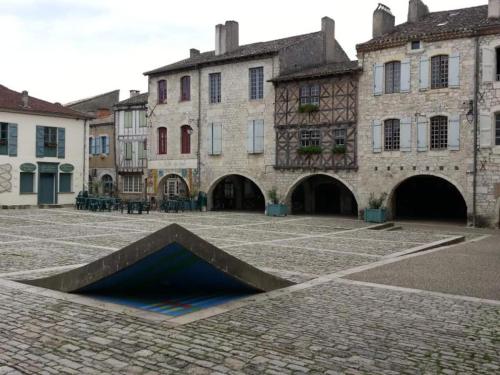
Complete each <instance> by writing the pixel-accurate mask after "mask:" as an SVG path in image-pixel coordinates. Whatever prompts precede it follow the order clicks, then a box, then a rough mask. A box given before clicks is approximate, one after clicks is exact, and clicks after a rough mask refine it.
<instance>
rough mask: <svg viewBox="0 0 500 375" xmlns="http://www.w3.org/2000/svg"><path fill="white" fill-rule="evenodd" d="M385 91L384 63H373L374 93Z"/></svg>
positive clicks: (380, 93)
mask: <svg viewBox="0 0 500 375" xmlns="http://www.w3.org/2000/svg"><path fill="white" fill-rule="evenodd" d="M383 93H384V64H374V65H373V95H382V94H383Z"/></svg>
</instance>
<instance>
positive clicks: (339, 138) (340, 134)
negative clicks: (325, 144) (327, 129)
mask: <svg viewBox="0 0 500 375" xmlns="http://www.w3.org/2000/svg"><path fill="white" fill-rule="evenodd" d="M346 133H347V132H346V130H345V129H335V130H334V131H333V137H334V141H335V146H345V139H346Z"/></svg>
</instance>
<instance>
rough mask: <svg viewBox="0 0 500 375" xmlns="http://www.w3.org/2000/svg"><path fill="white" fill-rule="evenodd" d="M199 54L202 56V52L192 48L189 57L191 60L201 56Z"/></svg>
mask: <svg viewBox="0 0 500 375" xmlns="http://www.w3.org/2000/svg"><path fill="white" fill-rule="evenodd" d="M199 54H200V50H199V49H196V48H191V49H190V50H189V57H191V58H193V57H196V56H199Z"/></svg>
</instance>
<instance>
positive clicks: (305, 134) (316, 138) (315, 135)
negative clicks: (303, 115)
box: [300, 129, 321, 147]
mask: <svg viewBox="0 0 500 375" xmlns="http://www.w3.org/2000/svg"><path fill="white" fill-rule="evenodd" d="M319 145H321V132H320V131H319V130H318V129H314V130H301V131H300V146H302V147H307V146H319Z"/></svg>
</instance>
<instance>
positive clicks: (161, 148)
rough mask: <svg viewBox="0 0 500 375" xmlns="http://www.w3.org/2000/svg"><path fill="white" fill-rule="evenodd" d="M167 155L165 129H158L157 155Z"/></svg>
mask: <svg viewBox="0 0 500 375" xmlns="http://www.w3.org/2000/svg"><path fill="white" fill-rule="evenodd" d="M166 153H167V128H158V154H160V155H165V154H166Z"/></svg>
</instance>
